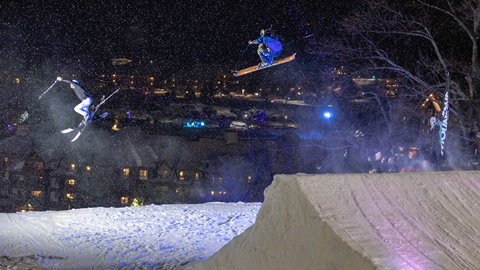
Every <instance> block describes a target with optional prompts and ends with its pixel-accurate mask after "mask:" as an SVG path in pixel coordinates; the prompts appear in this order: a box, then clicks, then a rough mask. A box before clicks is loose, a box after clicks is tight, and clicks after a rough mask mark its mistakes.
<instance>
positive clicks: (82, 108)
mask: <svg viewBox="0 0 480 270" xmlns="http://www.w3.org/2000/svg"><path fill="white" fill-rule="evenodd" d="M57 80H58V81H63V82H66V83H69V84H70V88H72V89H73V91H75V94H76V95H77V97H78V98H79V99H80V100H81V101H82V102H80V103H79V104H78V105H77V106H75V108H74V110H75V112H77V113H78V114H80V115H82V116H83V122H82V123H87V122H88V121H90V118H91V117H92V116H93V114H94V110H95V108H94V107H95V106H94V105H92V98H91V97H90V95H89V94H88V93H87V91H85V89H84V88H83V87H82V86H81V85H80V83H79V82H78V81H77V80H72V81H68V80H62V78H61V77H58V78H57Z"/></svg>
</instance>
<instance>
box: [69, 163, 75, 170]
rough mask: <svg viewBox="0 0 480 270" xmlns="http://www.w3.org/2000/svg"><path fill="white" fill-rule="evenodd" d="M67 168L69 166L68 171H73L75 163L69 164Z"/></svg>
mask: <svg viewBox="0 0 480 270" xmlns="http://www.w3.org/2000/svg"><path fill="white" fill-rule="evenodd" d="M69 168H70V171H74V170H75V164H73V163H72V164H70V167H69Z"/></svg>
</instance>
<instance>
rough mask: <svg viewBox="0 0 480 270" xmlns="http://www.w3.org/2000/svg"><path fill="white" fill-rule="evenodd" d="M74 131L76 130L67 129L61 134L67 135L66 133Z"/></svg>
mask: <svg viewBox="0 0 480 270" xmlns="http://www.w3.org/2000/svg"><path fill="white" fill-rule="evenodd" d="M73 130H74V128H67V129H64V130H62V131H61V132H62V133H63V134H65V133H69V132H72V131H73Z"/></svg>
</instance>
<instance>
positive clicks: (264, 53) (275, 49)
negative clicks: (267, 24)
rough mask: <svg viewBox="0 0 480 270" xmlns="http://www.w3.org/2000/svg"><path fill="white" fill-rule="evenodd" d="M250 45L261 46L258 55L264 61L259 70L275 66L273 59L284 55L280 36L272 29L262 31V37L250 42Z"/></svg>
mask: <svg viewBox="0 0 480 270" xmlns="http://www.w3.org/2000/svg"><path fill="white" fill-rule="evenodd" d="M248 44H259V45H258V50H257V53H258V55H259V56H260V59H261V60H262V63H261V64H260V65H259V66H258V68H263V67H266V66H270V65H271V64H273V58H274V57H277V56H279V55H280V54H281V53H282V50H283V48H282V43H281V42H280V38H279V36H277V35H276V34H275V33H274V32H273V30H272V29H271V28H269V29H266V30H265V29H262V30H261V31H260V37H259V38H258V39H256V40H250V41H249V42H248Z"/></svg>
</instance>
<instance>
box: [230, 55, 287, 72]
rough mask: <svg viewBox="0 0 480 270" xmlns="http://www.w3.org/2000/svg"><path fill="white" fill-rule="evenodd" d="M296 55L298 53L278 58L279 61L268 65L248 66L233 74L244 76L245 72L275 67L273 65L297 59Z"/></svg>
mask: <svg viewBox="0 0 480 270" xmlns="http://www.w3.org/2000/svg"><path fill="white" fill-rule="evenodd" d="M295 55H296V53H295V54H293V55H291V56H289V57H287V58H283V59H280V60H277V61H275V62H273V63H272V64H271V65H268V66H260V65H255V66H252V67H248V68H245V69H242V70H237V71H235V72H234V73H233V76H235V77H238V76H242V75H245V74H248V73H252V72H255V71H257V70H261V69H266V68H269V67H273V66H276V65H280V64H283V63H287V62H290V61H292V60H293V59H295Z"/></svg>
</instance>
